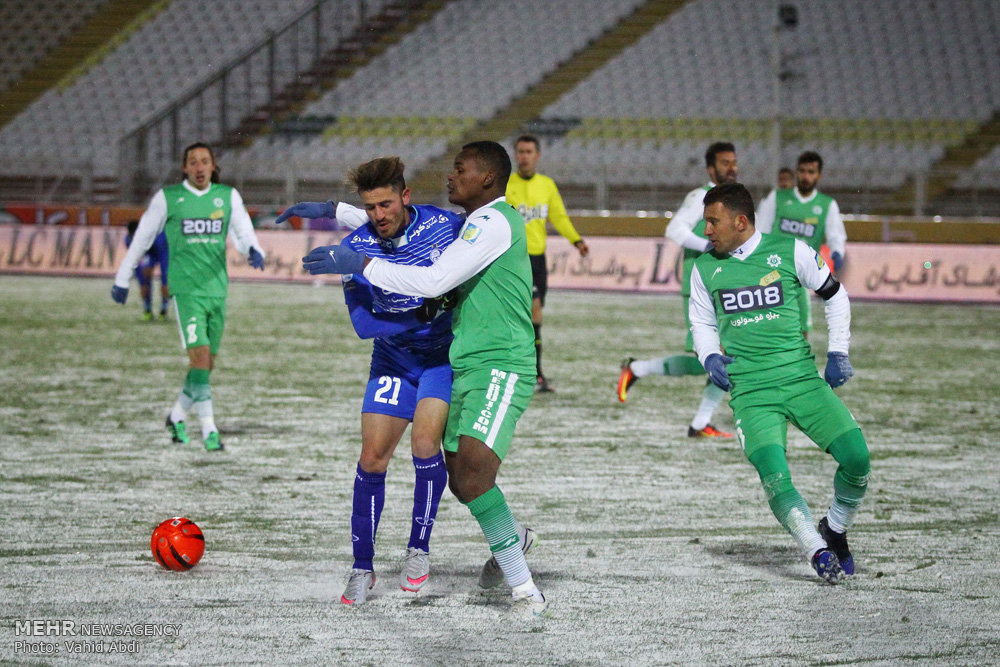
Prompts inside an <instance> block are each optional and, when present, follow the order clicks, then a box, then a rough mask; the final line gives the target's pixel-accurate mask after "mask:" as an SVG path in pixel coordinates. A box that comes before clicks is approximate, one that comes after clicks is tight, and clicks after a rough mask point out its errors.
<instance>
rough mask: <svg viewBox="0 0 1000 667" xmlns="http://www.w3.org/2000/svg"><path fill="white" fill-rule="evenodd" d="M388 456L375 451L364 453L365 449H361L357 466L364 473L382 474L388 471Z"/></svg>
mask: <svg viewBox="0 0 1000 667" xmlns="http://www.w3.org/2000/svg"><path fill="white" fill-rule="evenodd" d="M390 456H391V455H390ZM390 456H384V455H381V454H380V453H379V452H376V451H366V450H365V449H362V450H361V456H360V457H359V458H358V465H360V466H361V469H362V470H364V471H365V472H373V473H383V472H385V471H386V470H388V469H389V458H390Z"/></svg>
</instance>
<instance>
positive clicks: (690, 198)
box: [664, 188, 712, 252]
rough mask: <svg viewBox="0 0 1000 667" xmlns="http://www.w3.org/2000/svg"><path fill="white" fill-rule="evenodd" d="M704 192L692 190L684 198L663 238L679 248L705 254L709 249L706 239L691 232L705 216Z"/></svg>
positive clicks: (709, 244) (709, 245)
mask: <svg viewBox="0 0 1000 667" xmlns="http://www.w3.org/2000/svg"><path fill="white" fill-rule="evenodd" d="M704 199H705V197H704V191H703V190H701V189H700V188H699V189H697V190H692V191H691V192H689V193H688V194H687V196H686V197H684V203H682V204H681V207H680V208H679V209H678V210H677V212H676V213H674V215H673V217H672V218H670V223H669V224H668V225H667V229H666V231H665V232H664V234H665V236H666V237H667V238H668V239H670V240H671V241H673V242H674V243H676V244H677V245H679V246H681V247H682V248H688V249H690V250H697V251H699V252H705V251H706V250H708V248H710V247H711V245H712V244H711V243H710V242H709V241H708V240H707V239H703V238H701V237H700V236H698V235H697V234H695V233H694V231H692V230H693V229H694V228H695V226H696V225H697V224H698V221H699V220H701V218H702V216H703V215H704V214H705V207H704V206H703V205H702V202H703V201H704Z"/></svg>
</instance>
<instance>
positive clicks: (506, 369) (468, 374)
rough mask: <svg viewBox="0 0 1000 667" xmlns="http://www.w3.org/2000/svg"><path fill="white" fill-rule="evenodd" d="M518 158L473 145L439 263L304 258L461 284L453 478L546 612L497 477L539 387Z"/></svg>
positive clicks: (510, 578) (514, 582)
mask: <svg viewBox="0 0 1000 667" xmlns="http://www.w3.org/2000/svg"><path fill="white" fill-rule="evenodd" d="M510 173H511V162H510V157H509V156H508V155H507V151H506V150H504V148H503V146H501V145H500V144H498V143H496V142H493V141H477V142H473V143H470V144H466V145H465V146H463V147H462V150H461V152H459V154H458V155H457V156H456V158H455V164H454V168H453V170H452V172H451V173H450V174H449V175H448V200H449V201H450V202H451V203H452V204H456V205H458V206H461V207H462V208H463V209H464V210H465V211H466V212H467V214H468V215H467V218H466V221H465V224H464V225H463V227H462V229H461V230H460V231H459V235H458V238H457V239H456V240H455V241H454V243H452V244H451V245H450V246H448V247H447V248H446V249H445V250H444V252H442V253H441V256H440V257H439V258H438V260H437V261H436V262H435V263H434V264H432V265H430V266H405V265H403V264H393V263H391V262H387V261H384V260H380V259H376V258H370V257H366V256H365V255H364V254H361V253H358V252H355V251H354V250H352V249H350V248H348V247H346V246H341V245H338V246H323V247H320V248H315V249H313V250H312V251H311V252H310V253H309V254H308V255H307V256H306V257H304V258H303V266H304V267H305V268H306V270H308V271H309V272H310V273H312V274H318V273H341V274H348V273H349V274H354V273H362V274H363V275H364V277H365V278H366V279H367V280H368V281H369V282H370V283H371V284H372V285H375V286H376V287H380V288H382V289H384V290H389V291H391V292H396V293H398V294H412V295H414V296H422V297H424V298H435V297H439V296H440V295H442V294H446V293H448V292H449V291H451V290H452V289H456V288H457V291H458V299H457V305H456V306H455V309H454V311H453V313H454V315H453V318H454V319H453V321H452V330H453V332H454V334H455V339H454V342H452V344H451V350H450V353H449V358H450V361H451V367H452V371H453V373H454V380H453V383H452V393H451V405H450V408H449V414H448V425H447V427H446V430H445V438H444V450H445V462H446V464H447V467H448V485H449V488H451V491H452V493H453V494H455V497H456V498H458V499H459V500H460V501H461V502H462V503H464V504H465V505H466V506H468V508H469V511H471V512H472V515H473V516H474V517H475V518H476V520H477V521H478V522H479V526H480V528H482V531H483V534H484V535H485V537H486V541H487V543H488V544H489V546H490V551H492V557H491V558H490V560H489V561H487V563H486V565H485V566H484V567H483V572H482V573H481V574H480V584H481V585H489V584H490V583H492V581H491V575H490V572H491V570H492V569H493V568H494V567H495V568H497V569H498V570H499V571H500V572H502V574H503V578H504V579H505V580H506V582H507V584H508V585H509V586H510V587H511V594H512V597H513V600H514V603H515V604H517V605H519V606H520V605H524V606H525V607H527V608H528V609H530V611H531V613H533V614H535V615H538V616H540V615H544V614H545V613H546V610H547V606H548V603H547V601H546V600H545V596H544V595H542V593H541V591H539V590H538V587H537V586H536V585H535V583H534V581H533V580H532V577H531V571H530V570H529V569H528V564H527V562H526V561H525V558H524V552H525V551H526V550H527V548H528V547H529V546H530V542H529V541H528V539H527V535H526V531H525V529H524V528H523V527H521V526H520V525H519V524H518V522H517V521H516V520H515V519H514V517H513V515H512V514H511V511H510V508H509V507H508V505H507V501H506V499H505V498H504V495H503V493H501V491H500V488H499V487H498V486H497V484H496V477H497V472H498V471H499V469H500V464H501V462H502V461H503V460H504V457H505V456H506V454H507V451H508V449H509V448H510V444H511V438H512V437H513V435H514V427H515V425H516V424H517V420H518V418H520V416H521V414H522V413H523V412H524V410H525V409H526V408H527V407H528V403H529V402H530V400H531V397H532V395H533V394H534V391H535V368H536V359H535V338H534V330H533V328H532V325H531V264H530V262H529V260H528V246H527V235H526V232H525V225H524V218H522V217H521V216H520V214H518V212H517V211H516V210H514V208H513V207H512V206H511V205H510V204H508V203H507V202H506V201H504V193H505V191H506V188H507V181H508V179H509V178H510Z"/></svg>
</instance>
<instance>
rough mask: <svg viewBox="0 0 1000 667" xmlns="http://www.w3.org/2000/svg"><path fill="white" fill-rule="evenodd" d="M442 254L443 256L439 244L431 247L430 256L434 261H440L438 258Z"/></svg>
mask: <svg viewBox="0 0 1000 667" xmlns="http://www.w3.org/2000/svg"><path fill="white" fill-rule="evenodd" d="M440 256H441V249H440V248H438V247H437V246H434V247H433V248H431V255H430V258H431V261H432V262H436V261H438V258H439V257H440Z"/></svg>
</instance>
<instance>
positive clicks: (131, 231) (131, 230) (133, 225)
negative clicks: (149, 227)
mask: <svg viewBox="0 0 1000 667" xmlns="http://www.w3.org/2000/svg"><path fill="white" fill-rule="evenodd" d="M125 225H126V226H127V227H128V235H129V236H135V230H136V229H138V228H139V221H138V220H134V219H133V220H129V221H128V222H127V223H125Z"/></svg>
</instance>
